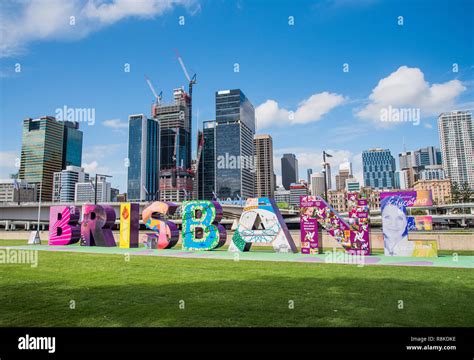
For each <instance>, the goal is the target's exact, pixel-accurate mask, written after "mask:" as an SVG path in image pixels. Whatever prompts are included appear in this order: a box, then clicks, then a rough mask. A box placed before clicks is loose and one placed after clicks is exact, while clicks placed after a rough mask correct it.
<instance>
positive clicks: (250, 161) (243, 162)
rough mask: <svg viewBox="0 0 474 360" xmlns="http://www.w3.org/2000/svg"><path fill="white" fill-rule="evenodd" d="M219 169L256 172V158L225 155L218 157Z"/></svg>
mask: <svg viewBox="0 0 474 360" xmlns="http://www.w3.org/2000/svg"><path fill="white" fill-rule="evenodd" d="M217 168H218V169H247V170H250V171H251V172H255V156H247V155H230V154H229V153H225V154H224V155H219V156H218V157H217Z"/></svg>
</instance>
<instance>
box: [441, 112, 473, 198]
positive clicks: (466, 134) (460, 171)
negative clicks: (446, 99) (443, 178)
mask: <svg viewBox="0 0 474 360" xmlns="http://www.w3.org/2000/svg"><path fill="white" fill-rule="evenodd" d="M438 132H439V142H440V144H441V155H442V159H443V160H442V163H443V168H444V171H445V173H446V175H447V176H448V178H449V179H450V180H451V181H452V182H454V183H458V184H462V183H468V184H469V186H470V187H471V188H472V189H474V130H473V122H472V115H471V112H470V111H452V112H445V113H442V114H441V115H439V117H438Z"/></svg>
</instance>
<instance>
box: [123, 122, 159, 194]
mask: <svg viewBox="0 0 474 360" xmlns="http://www.w3.org/2000/svg"><path fill="white" fill-rule="evenodd" d="M128 159H129V167H128V183H127V195H128V199H129V200H130V201H144V200H154V199H156V196H157V195H158V190H159V175H160V123H159V121H158V120H156V119H148V118H147V116H145V115H144V114H137V115H130V116H129V117H128Z"/></svg>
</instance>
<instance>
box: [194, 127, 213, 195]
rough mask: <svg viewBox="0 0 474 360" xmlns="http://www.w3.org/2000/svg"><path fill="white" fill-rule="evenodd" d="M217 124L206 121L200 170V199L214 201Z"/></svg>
mask: <svg viewBox="0 0 474 360" xmlns="http://www.w3.org/2000/svg"><path fill="white" fill-rule="evenodd" d="M215 129H216V122H215V121H214V120H212V121H204V123H203V130H202V133H203V137H204V144H203V148H202V152H201V159H200V161H199V168H198V179H199V183H198V196H197V197H198V199H202V200H213V199H214V193H215V191H216V154H215V151H216V141H215Z"/></svg>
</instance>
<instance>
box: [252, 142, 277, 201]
mask: <svg viewBox="0 0 474 360" xmlns="http://www.w3.org/2000/svg"><path fill="white" fill-rule="evenodd" d="M254 146H255V196H257V197H270V198H273V196H274V191H275V184H274V183H273V179H274V176H273V141H272V137H271V136H270V135H255V136H254Z"/></svg>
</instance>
